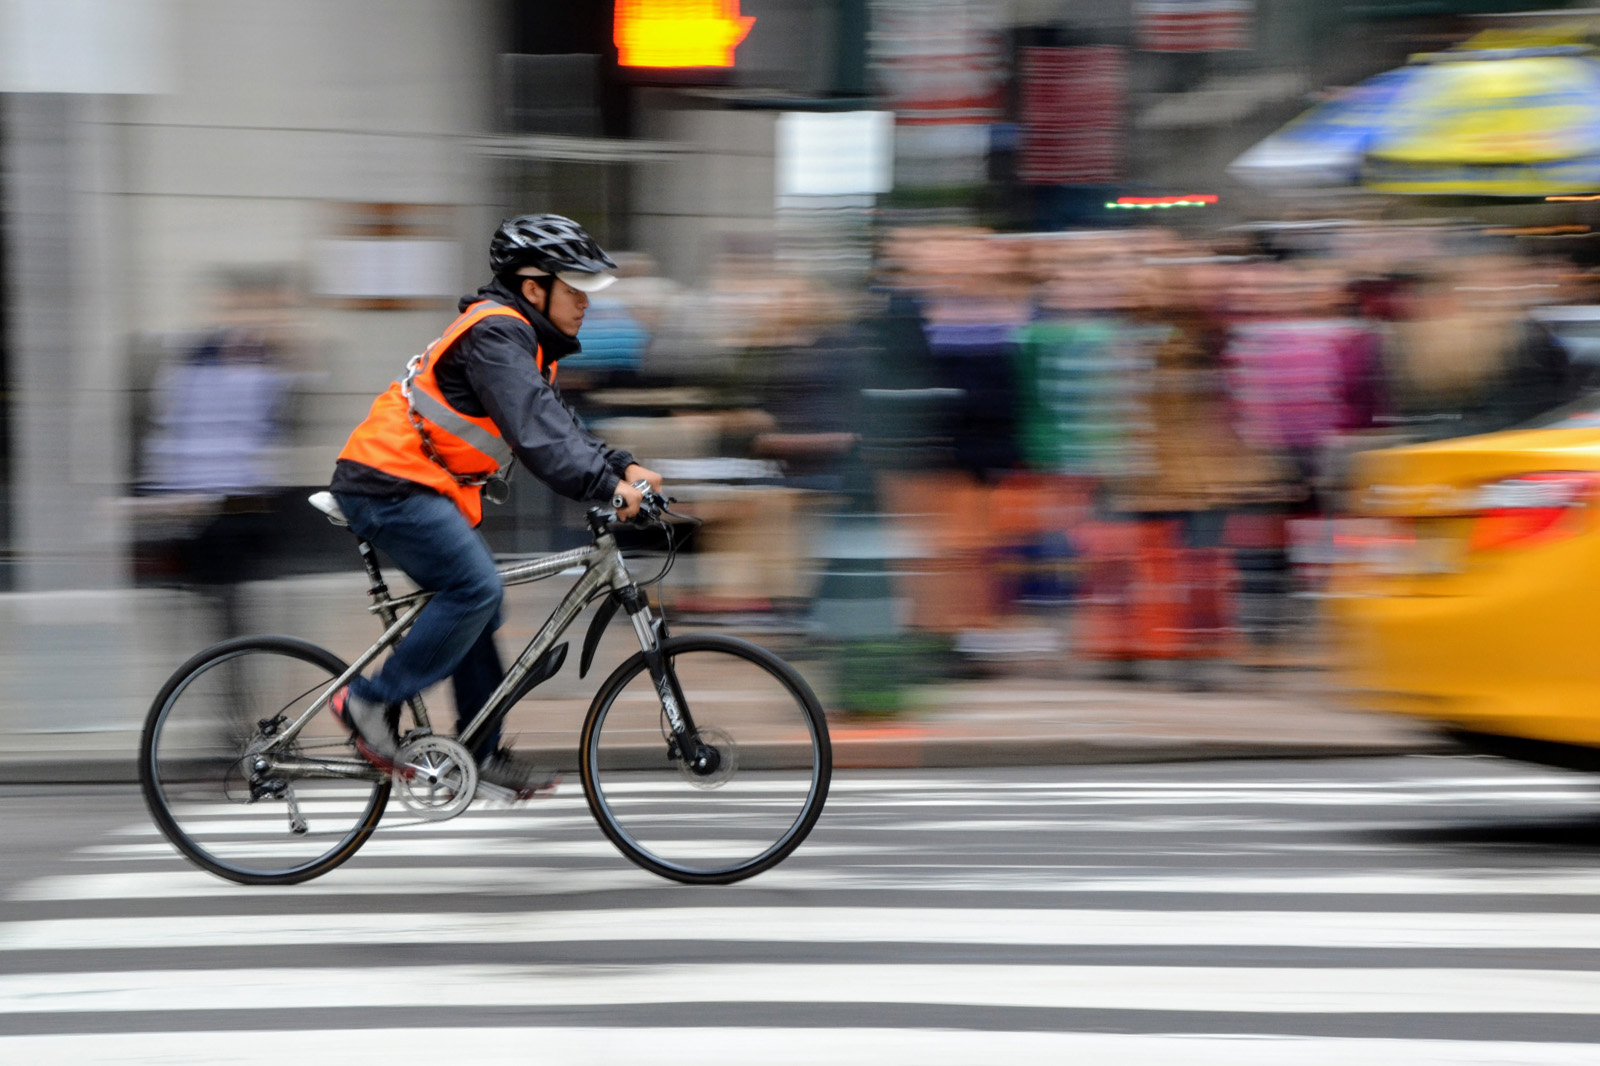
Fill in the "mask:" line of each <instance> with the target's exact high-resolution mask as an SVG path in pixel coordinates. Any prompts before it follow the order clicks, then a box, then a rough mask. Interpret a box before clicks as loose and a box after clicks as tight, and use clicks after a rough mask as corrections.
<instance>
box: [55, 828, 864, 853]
mask: <svg viewBox="0 0 1600 1066" xmlns="http://www.w3.org/2000/svg"><path fill="white" fill-rule="evenodd" d="M775 835H776V834H774V836H775ZM640 836H641V837H643V838H645V839H648V837H647V836H646V834H643V833H641V834H640ZM311 839H313V838H297V837H291V836H290V835H289V834H288V833H287V832H284V833H283V834H282V840H281V841H279V842H274V841H264V840H236V841H207V842H206V850H208V851H211V852H212V853H213V854H215V855H216V856H217V857H218V858H222V859H228V858H233V859H242V858H246V857H249V858H255V859H295V858H301V859H303V858H306V857H308V856H311V855H315V854H317V851H316V850H315V849H314V848H312V847H310V846H309V844H308V841H310V840H311ZM324 839H326V841H327V843H325V844H324V845H323V849H324V850H326V848H328V847H331V846H332V845H333V843H334V842H335V841H337V840H338V837H337V836H333V835H331V834H330V835H329V836H328V837H326V838H324ZM664 839H670V840H671V845H670V849H671V854H672V856H673V857H674V858H677V859H687V858H689V857H694V858H716V857H718V856H736V857H737V856H746V855H759V854H760V853H761V852H763V851H765V850H766V849H767V848H768V847H770V846H771V843H772V841H771V840H677V839H673V838H670V837H669V838H664ZM663 846H664V847H665V846H666V845H665V844H663ZM805 851H806V854H808V855H819V856H820V855H834V856H838V855H881V854H883V853H884V851H885V849H884V848H882V847H877V846H872V845H868V844H807V845H806V846H805ZM177 853H178V852H177V850H176V849H175V848H173V846H172V845H171V844H168V843H166V842H164V841H163V842H162V843H159V844H94V845H91V846H89V847H86V848H81V849H79V851H78V854H80V855H86V856H92V857H95V858H102V859H149V858H159V857H162V856H166V855H176V854H177ZM361 854H362V855H364V856H366V857H368V858H407V859H449V858H458V857H467V858H472V857H480V858H486V857H492V856H499V855H522V856H527V857H530V858H542V859H593V858H618V855H617V849H616V846H615V845H614V844H612V843H611V842H610V841H609V840H605V839H603V838H602V839H596V840H540V839H537V838H535V837H532V836H521V837H467V836H455V837H420V838H419V837H411V836H398V837H397V836H390V837H385V836H382V835H379V836H375V837H373V839H371V840H369V841H367V842H366V843H365V844H363V845H362V846H361Z"/></svg>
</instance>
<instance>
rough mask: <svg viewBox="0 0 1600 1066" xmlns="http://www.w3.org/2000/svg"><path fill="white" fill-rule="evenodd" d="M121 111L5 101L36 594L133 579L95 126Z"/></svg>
mask: <svg viewBox="0 0 1600 1066" xmlns="http://www.w3.org/2000/svg"><path fill="white" fill-rule="evenodd" d="M108 106H110V104H109V102H108V101H107V100H106V99H105V98H103V97H93V96H80V95H66V94H58V93H38V94H35V93H18V94H8V95H6V96H5V104H4V107H5V111H4V113H5V118H6V128H5V138H4V160H5V165H4V174H5V179H4V183H5V190H4V195H5V219H6V224H7V230H6V242H5V247H6V262H5V277H6V299H7V326H8V328H7V337H6V343H7V349H8V355H9V362H10V381H9V382H8V385H9V390H10V401H11V482H12V491H11V506H12V510H11V529H10V540H11V545H12V549H13V555H14V558H15V559H16V587H17V588H18V589H20V590H24V591H43V590H52V589H89V588H108V587H112V586H117V585H121V584H124V583H125V573H126V564H125V558H124V556H125V551H124V545H123V541H124V537H123V534H122V529H121V525H122V523H121V522H120V521H119V520H118V517H117V510H116V507H115V502H116V498H117V496H118V495H119V494H120V492H121V481H122V474H123V471H124V470H125V469H126V467H125V456H124V454H123V453H124V450H125V448H126V433H125V429H124V426H123V425H122V422H123V418H122V415H121V410H122V406H121V404H120V403H119V397H120V392H121V387H122V374H121V363H122V360H121V359H120V358H119V349H118V342H117V340H116V333H115V329H114V327H115V321H116V319H117V314H116V305H117V303H118V300H119V298H120V297H119V294H120V292H121V289H122V287H121V285H120V283H119V282H120V279H118V278H117V277H116V268H115V263H116V258H117V249H118V247H119V245H120V242H119V241H118V240H117V239H116V236H117V233H118V231H119V227H118V226H117V225H116V224H115V221H114V210H113V208H112V204H111V200H110V196H109V189H110V188H111V186H112V182H111V181H110V180H109V179H110V177H111V175H112V173H113V172H114V169H115V167H114V164H113V152H112V151H111V140H110V138H111V137H112V135H113V127H111V126H109V125H108V124H106V123H104V122H101V121H95V119H97V118H98V117H99V115H98V112H99V111H100V110H101V109H103V108H105V107H108Z"/></svg>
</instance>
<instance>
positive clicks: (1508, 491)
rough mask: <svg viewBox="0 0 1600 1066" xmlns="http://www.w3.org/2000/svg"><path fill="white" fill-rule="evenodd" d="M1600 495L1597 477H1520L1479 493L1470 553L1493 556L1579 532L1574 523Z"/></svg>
mask: <svg viewBox="0 0 1600 1066" xmlns="http://www.w3.org/2000/svg"><path fill="white" fill-rule="evenodd" d="M1597 493H1600V473H1585V472H1570V473H1548V474H1524V475H1522V476H1521V477H1514V478H1507V479H1506V480H1505V481H1496V482H1493V483H1491V484H1488V485H1485V486H1483V487H1482V488H1480V489H1479V490H1478V493H1477V496H1476V498H1475V500H1474V506H1473V511H1474V512H1475V514H1476V519H1475V521H1474V522H1473V523H1472V541H1471V549H1472V550H1473V551H1493V550H1498V549H1502V548H1514V547H1529V546H1532V545H1534V544H1546V543H1549V542H1550V541H1554V540H1562V539H1564V538H1566V537H1570V536H1572V535H1574V534H1575V533H1577V532H1578V523H1577V522H1576V521H1574V519H1575V517H1576V515H1577V514H1578V513H1579V512H1581V511H1582V510H1583V509H1584V508H1585V507H1587V506H1588V505H1589V503H1590V502H1591V501H1592V500H1594V499H1595V498H1596V495H1597Z"/></svg>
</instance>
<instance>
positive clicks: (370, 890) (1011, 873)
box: [9, 845, 1600, 900]
mask: <svg viewBox="0 0 1600 1066" xmlns="http://www.w3.org/2000/svg"><path fill="white" fill-rule="evenodd" d="M369 847H370V845H369ZM810 850H811V849H810V845H807V846H805V847H802V848H801V849H800V851H799V852H797V853H796V855H797V858H803V857H804V856H805V855H806V854H807V853H808V852H809V851H810ZM363 854H365V852H363ZM950 869H951V872H945V871H935V870H932V869H930V868H929V867H928V866H926V865H914V866H906V867H895V866H875V867H865V868H857V867H847V868H839V869H808V868H806V867H805V866H804V865H803V864H797V863H796V861H795V860H794V859H791V860H790V862H789V863H787V864H785V865H783V866H780V867H778V868H777V869H775V870H769V871H767V872H766V873H764V874H762V875H761V876H760V877H758V878H755V879H754V880H751V881H747V882H744V883H742V884H740V885H739V886H737V887H736V888H733V889H729V890H728V891H737V892H758V891H762V890H779V891H791V890H795V889H804V890H811V891H816V890H825V889H889V888H892V889H914V890H920V891H929V892H937V891H947V892H951V891H955V892H1030V893H1062V894H1071V893H1083V892H1106V893H1120V892H1138V893H1152V894H1163V893H1165V894H1173V895H1192V894H1197V893H1200V894H1217V895H1287V896H1299V895H1350V896H1496V895H1527V896H1553V897H1569V896H1600V874H1589V873H1548V874H1509V875H1508V874H1504V873H1502V872H1499V871H1484V870H1460V871H1454V872H1451V871H1441V872H1437V873H1434V872H1429V873H1396V874H1351V875H1338V874H1333V875H1327V876H1309V877H1308V876H1284V877H1272V876H1266V877H1230V876H1217V877H1193V876H1160V875H1157V876H1151V877H1116V876H1111V877H1085V876H1083V874H1082V873H1081V872H1080V868H1069V867H1057V866H1044V867H1038V866H1015V865H1011V866H998V865H996V866H988V867H985V866H981V865H976V864H954V865H952V867H951V868H950ZM669 888H671V886H670V885H668V884H667V883H666V882H664V881H662V880H661V879H660V878H658V877H655V876H654V875H651V874H647V873H645V872H644V871H642V870H637V869H635V868H633V867H632V866H629V867H626V868H618V869H616V870H610V869H607V870H597V869H592V868H565V867H561V866H483V867H448V868H445V867H440V868H430V867H420V868H418V867H400V868H396V867H378V868H373V867H361V866H356V867H349V866H346V867H341V868H340V869H338V870H335V871H334V872H333V873H331V874H328V875H327V876H325V877H321V878H318V879H317V880H315V881H308V882H306V883H305V884H299V885H291V886H264V887H252V886H246V885H235V884H232V883H230V882H226V881H222V880H219V879H217V878H214V877H212V876H211V875H209V874H205V873H202V872H200V871H198V870H195V869H193V868H191V867H189V866H187V864H185V865H184V866H183V867H182V868H180V869H178V870H170V871H168V870H161V871H139V872H127V873H95V874H65V875H57V876H52V877H42V878H38V879H35V880H32V881H27V882H24V883H23V884H21V885H19V886H17V887H16V888H15V889H13V890H12V892H11V893H10V896H9V898H10V899H13V900H109V899H184V898H189V897H212V896H240V897H248V896H272V897H276V898H280V899H288V898H300V897H304V896H359V895H413V894H415V895H419V896H426V895H429V894H432V893H438V892H475V893H484V894H497V895H503V894H511V893H519V892H528V893H533V894H537V895H562V894H566V893H585V892H596V891H608V890H611V889H618V890H622V889H646V890H649V889H656V890H660V889H669Z"/></svg>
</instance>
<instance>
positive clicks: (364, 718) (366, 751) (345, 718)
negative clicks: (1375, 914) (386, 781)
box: [328, 685, 400, 772]
mask: <svg viewBox="0 0 1600 1066" xmlns="http://www.w3.org/2000/svg"><path fill="white" fill-rule="evenodd" d="M328 710H329V711H331V712H332V714H333V716H334V717H335V718H337V719H338V720H339V724H341V725H343V726H344V727H345V728H346V729H348V730H350V733H351V735H352V736H354V737H355V741H356V750H357V751H359V752H360V753H361V757H362V758H364V759H366V760H367V761H368V762H369V763H371V764H372V765H373V766H376V767H377V768H378V769H380V770H384V771H387V772H392V771H393V770H394V764H395V760H396V759H398V758H399V757H400V738H399V736H398V735H396V733H395V728H394V723H393V722H391V721H390V719H389V709H388V708H387V707H385V706H384V705H383V704H381V703H373V702H371V701H370V700H364V699H362V698H361V697H360V696H357V695H356V694H355V693H353V692H351V691H350V687H349V686H348V685H346V686H345V687H344V688H342V689H340V690H339V691H338V692H335V693H334V694H333V699H331V700H329V701H328Z"/></svg>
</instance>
